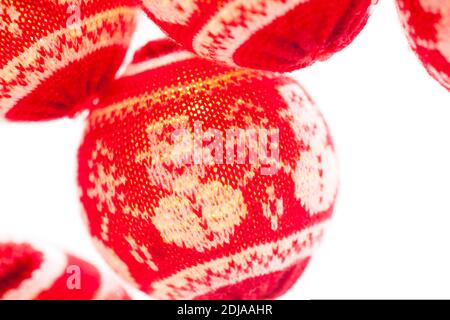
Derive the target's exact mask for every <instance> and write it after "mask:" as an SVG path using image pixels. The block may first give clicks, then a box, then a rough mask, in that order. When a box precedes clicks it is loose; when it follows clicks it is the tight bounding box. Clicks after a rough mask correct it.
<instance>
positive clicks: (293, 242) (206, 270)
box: [152, 222, 326, 299]
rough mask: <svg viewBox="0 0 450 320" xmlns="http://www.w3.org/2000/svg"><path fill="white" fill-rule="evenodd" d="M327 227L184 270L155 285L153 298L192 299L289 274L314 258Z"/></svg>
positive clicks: (320, 224)
mask: <svg viewBox="0 0 450 320" xmlns="http://www.w3.org/2000/svg"><path fill="white" fill-rule="evenodd" d="M325 225H326V223H325V222H322V223H319V224H316V225H313V226H311V227H309V228H307V229H304V230H302V231H299V232H296V233H294V234H292V235H290V236H288V237H286V238H284V239H281V240H279V241H276V242H269V243H264V244H260V245H257V246H254V247H251V248H248V249H246V250H245V251H242V252H239V253H237V254H234V255H230V256H226V257H223V258H219V259H215V260H212V261H209V262H206V263H203V264H198V265H196V266H194V267H191V268H187V269H184V270H181V271H179V272H177V273H175V274H173V275H171V276H169V277H167V278H165V279H162V280H160V281H157V282H155V283H153V285H152V288H153V290H154V291H153V292H152V295H153V296H155V297H157V298H160V299H192V298H195V297H198V296H201V295H203V294H206V293H208V292H211V291H213V290H217V289H220V288H222V287H225V286H229V285H233V284H236V283H239V282H241V281H244V280H246V279H249V278H254V277H259V276H264V275H267V274H269V273H272V272H276V271H281V270H285V269H286V268H289V267H290V266H292V265H294V264H295V263H298V262H299V261H301V260H303V259H306V258H309V257H310V256H311V254H312V252H313V249H314V248H315V247H316V246H317V244H318V243H319V240H320V238H321V237H322V235H323V230H324V228H325ZM208 279H209V280H208Z"/></svg>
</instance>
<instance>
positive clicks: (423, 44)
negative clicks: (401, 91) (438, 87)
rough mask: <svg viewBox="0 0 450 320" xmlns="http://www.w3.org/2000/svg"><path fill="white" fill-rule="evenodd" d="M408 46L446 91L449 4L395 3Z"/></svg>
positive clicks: (430, 0) (449, 82)
mask: <svg viewBox="0 0 450 320" xmlns="http://www.w3.org/2000/svg"><path fill="white" fill-rule="evenodd" d="M397 3H398V7H399V12H400V16H401V19H402V22H403V25H404V27H405V30H406V32H407V35H408V38H409V41H410V44H411V46H412V48H413V50H414V51H415V52H416V54H417V55H418V56H419V58H420V60H421V61H422V62H423V64H424V65H425V68H426V69H427V70H428V72H429V73H430V74H431V75H432V76H433V77H434V78H435V79H436V80H438V81H439V82H440V83H441V84H442V85H443V86H444V87H445V88H447V89H448V90H450V1H446V0H398V1H397Z"/></svg>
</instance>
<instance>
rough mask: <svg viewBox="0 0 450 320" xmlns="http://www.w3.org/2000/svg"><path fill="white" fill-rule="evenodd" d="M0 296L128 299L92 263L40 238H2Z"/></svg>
mask: <svg viewBox="0 0 450 320" xmlns="http://www.w3.org/2000/svg"><path fill="white" fill-rule="evenodd" d="M0 299H4V300H97V299H98V300H104V299H111V300H116V299H120V300H122V299H124V300H129V299H130V298H129V296H128V294H127V293H126V292H125V290H124V289H122V288H121V287H120V286H119V284H118V282H117V281H115V280H114V279H112V278H110V277H105V275H104V274H100V272H99V270H98V269H97V268H96V267H95V266H93V265H91V264H90V263H88V262H86V261H84V260H82V259H79V258H77V257H74V256H72V255H70V254H66V253H64V252H62V251H59V250H57V249H55V248H52V247H49V246H47V245H45V244H44V245H43V244H39V243H38V242H29V241H24V240H17V239H9V238H6V239H5V237H2V238H0Z"/></svg>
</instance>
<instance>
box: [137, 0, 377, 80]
mask: <svg viewBox="0 0 450 320" xmlns="http://www.w3.org/2000/svg"><path fill="white" fill-rule="evenodd" d="M140 1H141V4H142V7H143V9H144V11H146V13H147V14H148V15H149V17H150V18H152V20H153V21H155V22H156V23H157V24H158V25H159V26H160V27H161V28H162V29H163V30H164V31H165V32H166V33H167V34H168V35H169V36H170V37H172V38H173V39H175V40H176V41H178V42H179V43H181V44H183V45H184V46H185V47H186V48H188V49H191V50H192V51H194V52H196V53H197V54H199V55H200V56H202V57H204V58H210V59H213V60H216V61H222V62H226V63H228V64H229V65H233V66H242V67H249V68H254V69H261V70H270V71H280V72H285V71H293V70H296V69H299V68H303V67H306V66H309V65H311V64H313V63H314V62H316V61H319V60H325V59H328V58H329V57H330V56H331V55H333V54H334V53H335V52H337V51H340V50H341V49H343V48H345V47H346V46H347V45H349V44H350V43H351V42H352V41H353V39H354V38H355V37H356V36H357V35H358V34H359V32H360V31H361V30H362V28H363V27H364V25H365V24H366V22H367V19H368V17H369V15H370V11H371V9H372V6H373V5H374V4H375V3H376V2H377V0H333V1H330V0H217V1H210V0H140Z"/></svg>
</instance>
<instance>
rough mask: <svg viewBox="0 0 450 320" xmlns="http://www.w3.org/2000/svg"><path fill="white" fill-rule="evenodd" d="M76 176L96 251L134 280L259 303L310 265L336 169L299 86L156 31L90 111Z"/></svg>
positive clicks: (175, 294) (178, 294) (148, 286)
mask: <svg viewBox="0 0 450 320" xmlns="http://www.w3.org/2000/svg"><path fill="white" fill-rule="evenodd" d="M79 183H80V185H81V189H82V196H81V200H82V203H83V204H84V207H85V211H86V220H87V222H88V225H89V229H90V232H91V234H92V237H93V238H94V240H95V243H96V244H97V247H98V248H99V249H100V251H101V252H102V253H103V255H104V257H105V258H106V260H107V261H108V262H109V263H110V265H111V266H112V267H113V268H114V269H115V270H116V271H117V272H118V273H119V274H121V275H122V276H123V277H124V278H125V279H127V280H128V281H130V282H131V283H132V284H134V285H135V286H137V287H139V288H140V289H142V290H143V291H145V292H147V293H149V294H150V295H151V296H153V297H156V298H161V299H194V298H195V299H263V298H275V297H278V296H279V295H281V294H283V293H284V292H285V291H286V290H288V289H289V288H290V287H291V286H292V285H293V284H294V283H295V282H296V280H297V279H298V278H299V276H300V275H301V274H302V272H303V270H304V269H305V267H306V265H307V264H308V261H309V259H310V257H311V254H312V253H313V251H314V249H315V248H316V247H317V245H318V243H319V240H320V239H321V237H322V234H323V230H324V227H325V225H326V223H327V221H328V220H329V218H330V216H331V214H332V210H333V206H334V202H335V197H336V192H337V186H338V174H337V164H336V157H335V152H334V149H333V145H332V141H331V137H330V135H329V132H328V128H327V125H326V124H325V122H324V120H323V118H322V116H321V114H320V112H319V110H318V109H317V107H316V106H315V105H314V103H313V102H312V101H311V99H310V97H309V96H308V94H307V93H306V92H305V91H304V90H303V88H302V87H301V86H300V85H299V84H297V83H296V82H295V81H293V80H291V79H289V78H286V77H282V76H279V75H276V74H272V73H266V72H258V71H252V70H250V69H237V68H232V67H227V66H225V65H218V64H215V63H213V62H209V61H207V60H204V59H201V58H198V57H196V56H194V55H193V54H191V53H190V52H188V51H185V50H183V49H180V48H179V47H177V46H176V45H174V44H173V43H172V42H170V41H168V40H160V41H155V42H152V43H150V44H148V45H147V46H146V47H145V48H143V49H142V50H141V51H140V52H138V53H137V55H136V57H135V59H134V62H133V63H132V64H131V65H130V66H129V68H128V70H127V71H126V73H125V76H124V77H123V78H122V79H120V80H118V81H116V82H115V83H113V84H112V85H111V86H110V87H109V88H108V90H107V91H106V93H105V95H104V96H103V97H102V98H101V102H100V104H99V105H98V107H97V108H96V109H95V110H93V111H92V113H91V114H90V116H89V119H88V125H87V130H86V134H85V137H84V141H83V143H82V145H81V148H80V150H79Z"/></svg>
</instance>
